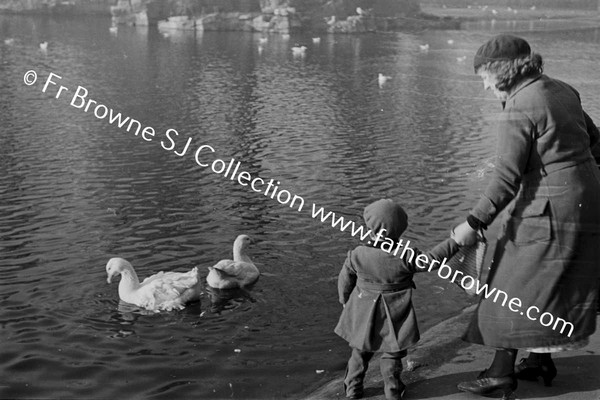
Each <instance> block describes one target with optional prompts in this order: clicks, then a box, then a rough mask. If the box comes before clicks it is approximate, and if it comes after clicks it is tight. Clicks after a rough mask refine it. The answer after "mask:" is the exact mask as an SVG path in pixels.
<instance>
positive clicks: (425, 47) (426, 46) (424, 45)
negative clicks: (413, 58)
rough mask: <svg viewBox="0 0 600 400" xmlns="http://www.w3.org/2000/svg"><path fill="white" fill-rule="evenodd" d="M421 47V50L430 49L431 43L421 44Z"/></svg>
mask: <svg viewBox="0 0 600 400" xmlns="http://www.w3.org/2000/svg"><path fill="white" fill-rule="evenodd" d="M419 48H420V49H421V51H428V50H429V44H420V45H419Z"/></svg>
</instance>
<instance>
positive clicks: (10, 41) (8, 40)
mask: <svg viewBox="0 0 600 400" xmlns="http://www.w3.org/2000/svg"><path fill="white" fill-rule="evenodd" d="M4 44H5V45H7V46H12V45H13V44H15V39H14V38H8V39H4Z"/></svg>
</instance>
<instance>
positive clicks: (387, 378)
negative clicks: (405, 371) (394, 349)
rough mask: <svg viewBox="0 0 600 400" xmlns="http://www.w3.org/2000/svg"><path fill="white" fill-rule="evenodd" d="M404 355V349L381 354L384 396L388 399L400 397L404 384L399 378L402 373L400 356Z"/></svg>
mask: <svg viewBox="0 0 600 400" xmlns="http://www.w3.org/2000/svg"><path fill="white" fill-rule="evenodd" d="M405 356H406V350H404V351H400V352H398V353H383V354H382V355H381V361H380V367H381V376H382V377H383V383H384V385H385V386H384V391H385V398H386V399H388V400H397V399H400V398H401V397H400V396H401V395H402V392H404V388H405V386H404V383H402V380H401V379H400V375H401V373H402V358H403V357H405Z"/></svg>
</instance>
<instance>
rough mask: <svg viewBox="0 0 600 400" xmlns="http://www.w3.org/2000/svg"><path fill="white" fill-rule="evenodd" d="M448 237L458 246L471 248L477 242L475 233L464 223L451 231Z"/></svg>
mask: <svg viewBox="0 0 600 400" xmlns="http://www.w3.org/2000/svg"><path fill="white" fill-rule="evenodd" d="M450 237H451V238H452V239H454V241H455V242H456V243H457V244H458V245H459V246H471V245H474V244H475V242H477V231H476V230H475V229H473V228H471V225H469V223H468V222H467V221H465V222H463V223H462V224H460V225H458V226H456V227H454V229H452V234H451V235H450Z"/></svg>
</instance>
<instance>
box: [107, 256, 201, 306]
mask: <svg viewBox="0 0 600 400" xmlns="http://www.w3.org/2000/svg"><path fill="white" fill-rule="evenodd" d="M106 273H107V274H108V277H107V278H106V281H107V282H108V283H111V279H112V278H113V277H114V276H115V275H118V274H121V282H119V298H120V299H121V300H122V301H124V302H126V303H131V304H135V305H136V306H138V307H141V308H145V309H147V310H152V311H155V312H158V311H161V310H164V311H171V310H174V309H179V310H181V309H183V308H184V307H185V304H186V303H188V302H191V301H196V300H199V299H200V294H201V293H202V291H201V289H200V278H199V276H198V268H196V267H194V268H193V269H192V270H191V271H188V272H163V271H161V272H159V273H157V274H154V275H152V276H149V277H148V278H146V279H144V281H143V282H142V283H140V280H139V278H138V276H137V274H136V273H135V270H134V269H133V266H132V265H131V264H130V263H129V262H128V261H127V260H125V259H123V258H118V257H115V258H111V259H110V260H108V263H107V264H106Z"/></svg>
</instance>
